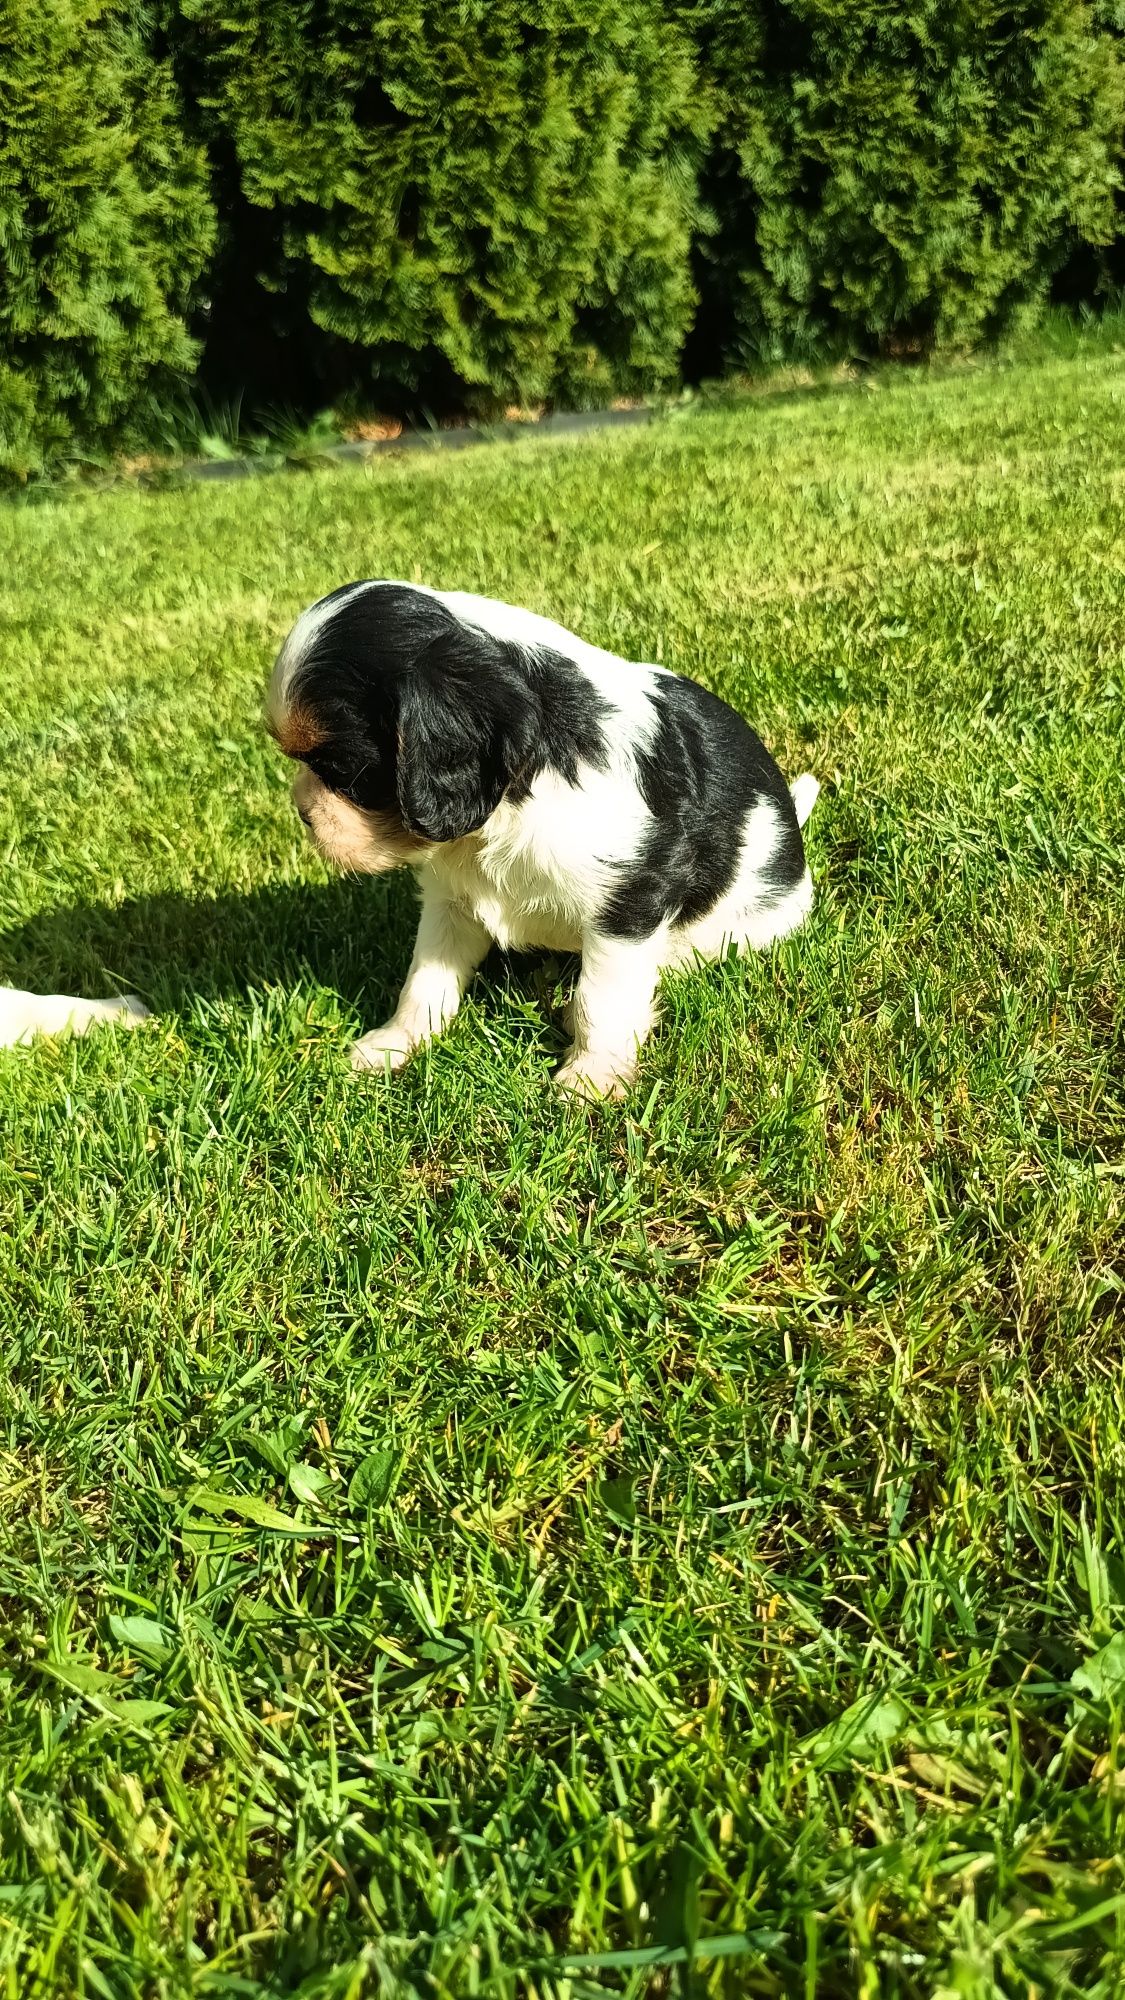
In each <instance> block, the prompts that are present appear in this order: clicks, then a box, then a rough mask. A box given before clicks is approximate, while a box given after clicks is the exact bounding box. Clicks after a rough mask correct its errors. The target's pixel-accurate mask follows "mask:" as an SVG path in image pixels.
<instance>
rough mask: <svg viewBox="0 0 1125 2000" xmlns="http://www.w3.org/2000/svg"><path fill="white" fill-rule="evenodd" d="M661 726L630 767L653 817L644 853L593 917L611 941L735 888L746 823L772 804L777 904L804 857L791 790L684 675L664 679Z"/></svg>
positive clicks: (758, 747)
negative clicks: (779, 830)
mask: <svg viewBox="0 0 1125 2000" xmlns="http://www.w3.org/2000/svg"><path fill="white" fill-rule="evenodd" d="M655 700H656V703H657V707H658V710H659V717H660V720H659V726H658V729H657V734H656V738H655V741H654V743H653V745H652V748H651V749H650V750H649V751H647V752H645V753H644V754H643V755H642V756H641V757H640V758H639V760H638V763H639V776H640V783H641V790H642V792H643V794H644V798H645V803H646V805H647V806H648V808H649V811H650V812H651V813H652V816H653V827H652V831H651V833H650V834H649V838H648V840H647V842H646V843H645V846H644V849H643V850H642V852H641V854H640V855H639V857H638V858H637V860H636V861H635V862H634V863H633V864H632V866H631V867H629V868H628V870H626V871H625V872H624V873H623V874H622V877H621V879H620V881H619V883H618V885H617V887H616V888H615V889H614V892H613V894H612V896H611V897H610V898H609V901H608V903H607V904H606V906H605V908H604V909H603V910H602V911H601V913H600V915H599V919H598V924H599V929H601V930H604V931H605V932H606V933H607V934H608V935H609V936H610V937H620V938H644V937H650V936H651V935H652V933H653V931H655V930H656V929H657V928H658V927H659V926H660V924H662V923H672V924H679V923H693V922H695V920H696V919H697V918H699V917H702V916H705V915H706V914H707V912H708V910H710V909H713V908H714V905H715V904H716V903H717V902H718V900H719V898H720V896H723V895H725V893H726V891H727V890H728V889H729V888H730V886H731V884H732V882H733V881H734V877H735V871H736V869H737V867H738V859H739V849H740V846H741V842H742V835H743V830H744V827H745V822H746V816H747V814H748V813H749V812H750V810H751V808H752V807H754V806H755V805H757V804H758V802H759V800H761V799H764V798H768V799H771V800H772V801H773V803H774V805H775V806H776V808H777V811H778V814H779V817H780V819H781V823H782V826H783V829H784V833H783V838H782V841H781V844H780V846H779V848H778V850H777V853H776V854H775V855H774V858H773V860H772V862H771V864H770V867H769V870H768V875H769V878H770V882H771V886H772V887H774V888H776V891H777V895H778V897H779V899H780V897H781V896H783V895H784V894H785V893H786V892H787V891H788V890H790V889H794V888H796V886H797V884H798V882H799V881H800V880H801V877H802V875H803V874H804V870H805V852H804V845H803V843H802V840H801V830H800V827H799V825H798V823H797V813H796V808H795V807H794V804H793V800H792V796H791V794H790V791H789V787H788V785H787V784H786V782H785V780H784V778H783V777H782V775H781V772H780V771H779V770H778V768H777V765H776V764H775V763H774V761H773V758H772V757H771V756H770V754H769V751H768V750H767V749H766V747H765V744H764V743H763V742H762V741H761V739H760V737H758V736H756V735H755V733H754V731H753V730H752V729H751V727H750V725H749V723H748V722H745V721H743V718H742V717H741V715H738V714H737V713H736V712H735V710H734V709H733V708H728V707H727V704H726V702H724V701H720V700H719V698H718V696H717V695H713V694H711V693H709V692H708V690H707V689H706V688H703V687H700V686H699V685H698V683H697V682H695V681H691V680H687V679H685V678H683V677H682V676H678V675H677V676H675V677H673V676H671V675H667V676H662V677H661V678H660V680H659V681H658V683H657V692H656V696H655Z"/></svg>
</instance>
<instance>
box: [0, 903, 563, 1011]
mask: <svg viewBox="0 0 1125 2000" xmlns="http://www.w3.org/2000/svg"><path fill="white" fill-rule="evenodd" d="M416 916H417V895H416V892H415V889H414V886H413V884H412V882H411V881H410V879H409V877H408V876H407V875H405V874H402V875H394V876H389V877H385V878H383V879H381V880H380V881H378V882H372V881H370V880H366V881H365V880H362V879H361V880H355V879H353V880H346V879H345V880H336V881H330V882H325V883H323V884H318V883H305V882H301V883H290V884H286V883H273V884H268V885H266V886H264V887H262V888H259V889H251V890H233V889H232V890H222V891H220V892H218V893H217V894H213V895H209V894H207V893H206V892H201V893H199V894H191V893H175V892H167V893H162V894H159V895H153V896H138V897H135V898H133V899H132V900H130V901H127V902H123V903H118V904H116V905H113V906H109V905H106V904H99V903H75V904H65V905H62V906H61V907H59V908H56V909H53V910H45V911H42V912H40V913H39V914H38V915H36V916H34V917H29V918H28V919H27V920H26V922H24V923H22V924H17V925H12V926H10V927H9V928H8V929H6V930H2V931H0V984H4V985H9V986H21V987H27V988H29V989H30V990H32V991H33V992H59V993H74V994H79V995H83V996H90V997H98V998H100V997H104V996H105V995H108V994H110V993H113V992H132V993H140V994H141V995H142V997H143V998H144V999H145V1000H146V1001H147V1002H148V1004H149V1005H150V1006H151V1007H152V1008H153V1009H154V1010H155V1011H156V1012H157V1013H165V1014H167V1013H179V1012H183V1011H187V1010H188V1009H189V1008H190V1007H191V1005H192V1003H193V1002H194V1001H196V1000H199V999H207V1000H213V999H217V998H220V997H226V996H234V997H237V996H239V995H241V994H245V993H247V992H249V991H251V990H252V989H254V988H261V987H263V986H286V985H292V984H296V983H297V982H299V981H312V982H315V983H316V984H317V985H321V986H325V987H327V988H329V989H330V990H331V991H333V992H336V993H338V994H339V996H340V998H341V1000H342V1001H344V1002H345V1003H346V1004H348V1005H351V1006H355V1007H357V1008H358V1009H359V1010H360V1011H361V1013H363V1014H364V1015H365V1016H366V1017H368V1018H369V1019H370V1020H372V1021H374V1020H377V1019H381V1018H382V1016H383V1014H385V1013H387V1012H389V1011H390V1008H391V1007H392V1005H393V1003H394V1000H395V998H396V997H397V994H398V990H399V987H400V986H401V984H402V981H403V978H404V976H405V973H406V968H407V965H408V963H409V960H410V952H411V947H412V944H413V939H414V926H415V921H416ZM481 985H482V986H483V987H484V989H485V990H487V987H488V986H489V985H493V986H498V985H514V986H515V987H517V988H519V989H520V990H522V991H524V992H528V993H535V994H537V995H538V997H539V998H540V1000H541V1001H542V1000H543V998H544V981H543V976H542V973H541V971H539V970H538V969H537V967H533V962H532V961H530V960H528V959H525V958H524V957H522V956H520V957H515V958H509V957H508V956H507V955H506V954H503V953H501V952H499V951H497V950H494V951H493V952H492V953H490V955H489V958H488V960H487V961H486V963H485V965H484V967H483V968H482V980H481ZM480 990H481V989H480V988H479V987H478V991H480Z"/></svg>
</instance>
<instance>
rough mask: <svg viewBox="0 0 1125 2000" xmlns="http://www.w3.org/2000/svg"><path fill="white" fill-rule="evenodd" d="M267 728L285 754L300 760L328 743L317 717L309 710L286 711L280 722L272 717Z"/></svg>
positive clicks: (291, 709) (293, 709)
mask: <svg viewBox="0 0 1125 2000" xmlns="http://www.w3.org/2000/svg"><path fill="white" fill-rule="evenodd" d="M266 727H267V729H268V730H269V733H270V735H271V736H272V737H273V739H274V742H275V743H276V744H277V745H278V747H279V748H280V750H281V751H282V752H283V754H284V755H285V756H286V757H295V758H297V759H298V760H299V759H300V758H302V757H307V756H308V755H309V752H310V751H311V750H318V749H319V748H320V746H321V744H322V743H324V742H326V741H327V738H326V736H325V733H324V731H323V729H322V728H321V726H320V724H319V723H318V721H317V719H316V717H315V716H314V715H312V714H311V713H310V712H309V710H308V709H307V708H300V707H297V708H289V709H286V711H285V714H284V715H283V716H282V717H281V719H280V721H276V720H274V719H273V718H272V717H271V719H270V720H269V721H268V722H267V724H266Z"/></svg>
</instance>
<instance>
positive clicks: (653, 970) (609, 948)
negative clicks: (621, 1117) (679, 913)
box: [555, 930, 667, 1097]
mask: <svg viewBox="0 0 1125 2000" xmlns="http://www.w3.org/2000/svg"><path fill="white" fill-rule="evenodd" d="M666 944H667V934H666V932H665V931H663V930H660V931H655V932H654V933H653V934H652V936H651V937H647V938H641V939H640V940H631V939H627V938H611V937H602V936H600V935H598V933H596V932H594V933H592V934H588V935H587V936H586V937H585V938H584V939H583V943H582V970H581V973H580V974H579V978H578V985H577V986H576V988H575V991H574V1002H573V1010H572V1016H571V1019H572V1025H573V1034H574V1043H573V1046H572V1047H571V1048H570V1050H569V1051H568V1053H567V1059H566V1061H565V1062H564V1064H563V1066H562V1068H561V1069H560V1070H559V1071H558V1073H557V1075H556V1077H555V1082H556V1084H557V1085H558V1087H559V1089H560V1090H569V1091H573V1092H574V1093H575V1094H576V1095H577V1096H579V1097H623V1096H624V1094H625V1091H626V1089H627V1087H628V1085H629V1084H630V1083H631V1082H632V1081H633V1078H634V1076H635V1075H636V1070H637V1052H638V1050H639V1048H640V1046H641V1043H642V1042H643V1041H644V1039H645V1036H646V1035H647V1034H648V1031H649V1029H650V1028H651V1027H652V1024H653V1021H654V1019H655V1018H656V983H657V980H658V979H659V977H660V967H661V965H662V963H663V960H664V952H665V947H666Z"/></svg>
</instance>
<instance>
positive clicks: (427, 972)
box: [351, 889, 492, 1070]
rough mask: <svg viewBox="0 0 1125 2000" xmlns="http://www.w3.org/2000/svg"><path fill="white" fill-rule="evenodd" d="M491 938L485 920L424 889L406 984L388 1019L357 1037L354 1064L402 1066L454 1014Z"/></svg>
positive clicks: (432, 891) (433, 891)
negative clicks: (359, 1038) (367, 1033)
mask: <svg viewBox="0 0 1125 2000" xmlns="http://www.w3.org/2000/svg"><path fill="white" fill-rule="evenodd" d="M491 942H492V940H491V938H490V937H489V935H488V932H487V931H486V930H485V929H484V927H483V925H481V924H478V923H477V921H476V919H475V917H471V916H470V915H469V913H468V911H467V910H463V909H460V908H459V907H458V905H457V904H456V903H452V902H450V901H449V900H448V898H446V897H445V896H443V895H442V894H441V893H440V892H439V891H435V890H433V889H426V890H424V891H423V894H422V913H421V915H420V917H419V919H418V935H417V937H416V939H415V941H414V956H413V958H412V959H411V961H410V970H409V971H408V973H407V975H406V983H405V985H404V986H403V989H402V992H401V993H400V994H399V996H398V1005H397V1007H396V1008H395V1011H394V1013H393V1014H392V1015H391V1018H390V1020H389V1021H386V1022H384V1024H383V1026H382V1027H381V1028H372V1030H371V1033H370V1034H369V1035H364V1036H363V1038H362V1040H361V1041H358V1042H353V1044H352V1048H351V1062H352V1068H353V1069H359V1070H363V1069H382V1070H385V1069H401V1068H402V1066H403V1064H404V1063H405V1062H407V1061H408V1060H409V1058H410V1057H411V1056H412V1055H413V1053H414V1051H415V1049H416V1048H419V1047H420V1046H421V1044H422V1043H423V1042H428V1041H429V1040H430V1039H431V1037H432V1036H433V1035H436V1034H439V1033H440V1032H441V1030H442V1028H444V1027H445V1026H446V1024H447V1023H448V1022H449V1021H451V1020H452V1019H453V1016H454V1015H455V1013H456V1012H457V1009H458V1007H459V1006H460V1005H461V996H462V994H463V993H464V991H465V988H466V986H467V985H468V983H469V981H470V979H471V978H472V976H473V974H474V972H475V971H476V969H477V967H478V965H479V964H480V963H481V960H482V959H483V958H484V956H485V954H486V953H487V951H488V947H489V945H490V943H491Z"/></svg>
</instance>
